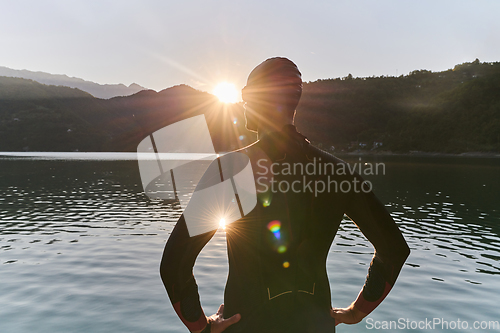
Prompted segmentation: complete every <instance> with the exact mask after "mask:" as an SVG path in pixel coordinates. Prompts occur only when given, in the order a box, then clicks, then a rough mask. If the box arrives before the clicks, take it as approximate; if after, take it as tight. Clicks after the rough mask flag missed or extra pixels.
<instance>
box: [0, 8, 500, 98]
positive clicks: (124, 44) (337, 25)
mask: <svg viewBox="0 0 500 333" xmlns="http://www.w3.org/2000/svg"><path fill="white" fill-rule="evenodd" d="M499 17H500V1H499V0H490V1H487V0H484V1H481V0H474V1H460V0H449V1H444V0H432V1H427V0H418V1H406V0H385V1H384V0H377V1H375V0H366V1H336V0H327V1H314V0H309V1H305V0H302V1H296V0H286V1H274V0H265V1H262V0H252V1H238V0H205V1H189V0H175V1H170V0H163V1H159V0H158V1H156V0H155V1H153V0H152V1H146V0H142V1H137V0H136V1H127V0H121V1H106V0H99V1H92V0H84V1H71V0H48V1H43V0H0V66H6V67H10V68H14V69H28V70H33V71H44V72H49V73H53V74H67V75H69V76H75V77H80V78H83V79H86V80H90V81H94V82H98V83H124V84H127V85H128V84H130V83H133V82H136V83H138V84H140V85H142V86H145V87H148V88H152V89H155V90H161V89H164V88H167V87H171V86H173V85H177V84H181V83H184V84H188V85H190V86H192V87H194V88H197V89H200V90H204V91H211V90H212V89H213V87H214V86H215V84H216V83H218V82H220V81H224V80H226V81H231V82H234V83H235V84H236V86H237V88H241V87H243V86H244V84H245V80H246V77H247V75H248V73H249V72H250V71H251V70H252V69H253V68H254V67H255V66H256V65H258V64H259V63H260V62H262V61H263V60H265V59H266V58H269V57H273V56H285V57H288V58H290V59H291V60H293V61H294V62H295V63H296V64H297V65H298V66H299V68H300V70H301V72H302V74H303V79H304V81H315V80H317V79H324V78H334V77H342V76H346V75H347V74H349V73H352V75H353V76H372V75H376V76H379V75H396V73H398V74H399V75H401V74H408V72H410V71H412V70H415V69H428V70H432V71H440V70H446V69H449V68H452V67H453V66H454V65H455V64H458V63H462V62H465V61H473V60H474V59H475V58H479V59H480V60H481V61H489V62H491V61H500V19H499Z"/></svg>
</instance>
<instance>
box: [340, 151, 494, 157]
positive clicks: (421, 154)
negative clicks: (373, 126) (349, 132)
mask: <svg viewBox="0 0 500 333" xmlns="http://www.w3.org/2000/svg"><path fill="white" fill-rule="evenodd" d="M332 154H333V155H335V156H406V157H408V156H415V157H472V158H500V153H486V152H466V153H459V154H453V153H437V152H422V151H414V152H409V153H394V152H392V151H380V152H373V151H354V152H340V153H335V152H333V153H332Z"/></svg>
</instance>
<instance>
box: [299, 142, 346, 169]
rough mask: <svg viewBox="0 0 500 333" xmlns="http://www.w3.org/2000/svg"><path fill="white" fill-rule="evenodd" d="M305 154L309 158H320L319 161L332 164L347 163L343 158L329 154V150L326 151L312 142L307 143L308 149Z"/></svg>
mask: <svg viewBox="0 0 500 333" xmlns="http://www.w3.org/2000/svg"><path fill="white" fill-rule="evenodd" d="M307 155H308V157H309V158H314V157H315V158H316V159H319V158H321V161H324V162H327V163H333V164H347V162H345V161H344V160H342V159H340V158H338V157H337V156H335V155H333V154H330V153H329V152H326V151H324V150H322V149H320V148H318V147H316V146H313V145H312V144H309V146H308V151H307Z"/></svg>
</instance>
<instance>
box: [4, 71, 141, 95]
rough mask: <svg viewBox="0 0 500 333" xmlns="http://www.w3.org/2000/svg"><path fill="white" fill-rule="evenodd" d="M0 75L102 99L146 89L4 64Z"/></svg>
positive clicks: (134, 84) (133, 85)
mask: <svg viewBox="0 0 500 333" xmlns="http://www.w3.org/2000/svg"><path fill="white" fill-rule="evenodd" d="M0 76H6V77H18V78H23V79H29V80H33V81H36V82H38V83H42V84H48V85H55V86H66V87H70V88H78V89H80V90H83V91H85V92H87V93H89V94H91V95H92V96H94V97H96V98H102V99H109V98H113V97H117V96H129V95H132V94H135V93H137V92H139V91H141V90H144V89H146V88H144V87H142V86H140V85H138V84H136V83H132V84H130V85H129V86H126V85H124V84H122V83H118V84H99V83H95V82H92V81H87V80H84V79H81V78H77V77H70V76H68V75H66V74H51V73H46V72H41V71H30V70H26V69H22V70H18V69H12V68H8V67H4V66H0Z"/></svg>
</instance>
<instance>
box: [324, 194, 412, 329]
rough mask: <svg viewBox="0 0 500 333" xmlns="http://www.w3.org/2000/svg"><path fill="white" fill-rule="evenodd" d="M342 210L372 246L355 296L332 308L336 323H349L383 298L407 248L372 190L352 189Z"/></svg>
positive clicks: (408, 251)
mask: <svg viewBox="0 0 500 333" xmlns="http://www.w3.org/2000/svg"><path fill="white" fill-rule="evenodd" d="M365 186H366V185H365ZM345 214H346V215H347V216H348V217H349V218H350V219H351V220H353V222H354V223H355V224H356V225H357V226H358V228H359V229H360V230H361V232H362V233H363V234H364V235H365V237H366V238H367V239H368V240H369V241H370V242H371V243H372V244H373V246H374V247H375V254H374V256H373V259H372V261H371V264H370V268H369V270H368V275H367V277H366V282H365V284H364V286H363V288H362V290H361V291H360V293H359V295H358V297H357V299H356V300H355V301H354V302H353V303H352V304H351V306H349V307H348V308H346V309H333V310H332V316H333V317H334V318H335V319H337V321H338V322H339V323H340V322H344V323H347V324H350V323H357V322H359V321H361V320H362V319H363V318H364V317H365V316H366V315H368V314H369V313H370V312H372V311H373V310H374V309H375V308H376V307H377V306H378V305H379V304H380V303H381V302H382V301H383V300H384V298H385V297H386V296H387V294H388V293H389V291H390V290H391V288H392V287H393V286H394V283H395V282H396V279H397V277H398V275H399V272H400V270H401V268H402V267H403V264H404V262H405V261H406V258H407V257H408V255H409V254H410V249H409V247H408V245H407V244H406V241H405V239H404V238H403V235H402V234H401V232H400V231H399V228H398V226H397V225H396V223H395V222H394V220H393V219H392V217H391V215H390V214H389V212H388V211H387V209H386V208H385V207H384V205H383V204H382V203H381V202H380V201H379V200H378V198H377V197H376V196H375V195H374V194H373V192H371V191H370V192H369V193H364V192H363V191H360V192H359V193H354V194H353V197H352V199H351V200H350V204H349V205H348V207H347V209H346V211H345Z"/></svg>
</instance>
